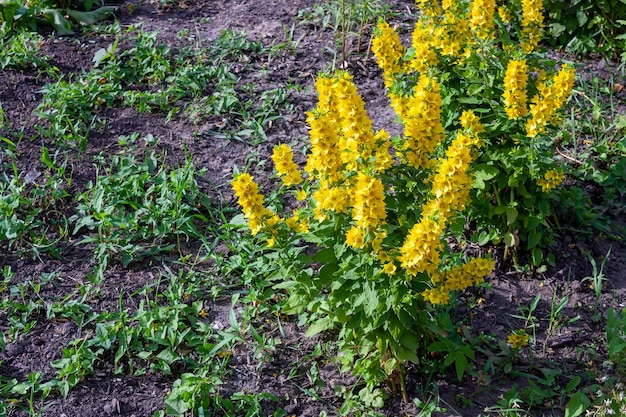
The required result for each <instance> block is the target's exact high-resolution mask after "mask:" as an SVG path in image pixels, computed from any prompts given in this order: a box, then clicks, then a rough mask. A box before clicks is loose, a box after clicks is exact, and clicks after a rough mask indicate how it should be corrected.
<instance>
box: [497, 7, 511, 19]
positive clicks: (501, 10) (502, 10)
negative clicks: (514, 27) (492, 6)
mask: <svg viewBox="0 0 626 417" xmlns="http://www.w3.org/2000/svg"><path fill="white" fill-rule="evenodd" d="M498 15H499V16H500V20H502V22H503V23H509V22H510V21H511V20H513V15H512V14H511V11H510V10H509V8H508V7H506V6H500V7H498Z"/></svg>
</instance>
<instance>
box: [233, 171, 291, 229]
mask: <svg viewBox="0 0 626 417" xmlns="http://www.w3.org/2000/svg"><path fill="white" fill-rule="evenodd" d="M232 187H233V190H234V191H235V195H236V196H237V198H238V201H239V205H240V206H241V210H242V212H243V215H244V217H246V219H248V225H249V227H250V232H251V233H252V235H253V236H254V235H256V234H257V233H259V231H260V230H261V228H262V227H264V226H273V225H275V224H277V223H278V222H279V221H280V217H278V215H276V214H275V213H274V212H273V211H271V210H269V209H267V208H266V207H265V206H264V205H263V195H262V194H261V193H260V192H259V185H258V184H257V183H256V182H254V178H253V177H252V176H251V175H250V174H247V173H244V174H239V175H237V176H236V177H235V179H233V181H232Z"/></svg>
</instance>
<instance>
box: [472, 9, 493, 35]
mask: <svg viewBox="0 0 626 417" xmlns="http://www.w3.org/2000/svg"><path fill="white" fill-rule="evenodd" d="M495 7H496V2H495V0H473V1H472V3H471V5H470V20H469V22H470V26H471V27H472V30H473V31H474V33H475V34H476V36H477V37H478V38H480V39H484V40H486V39H489V38H492V37H493V36H494V22H493V15H494V12H495Z"/></svg>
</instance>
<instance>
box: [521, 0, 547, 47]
mask: <svg viewBox="0 0 626 417" xmlns="http://www.w3.org/2000/svg"><path fill="white" fill-rule="evenodd" d="M542 36H543V1H542V0H522V43H521V47H522V50H523V51H524V52H525V53H527V54H528V53H531V52H533V51H534V50H536V49H537V46H538V45H539V41H541V38H542Z"/></svg>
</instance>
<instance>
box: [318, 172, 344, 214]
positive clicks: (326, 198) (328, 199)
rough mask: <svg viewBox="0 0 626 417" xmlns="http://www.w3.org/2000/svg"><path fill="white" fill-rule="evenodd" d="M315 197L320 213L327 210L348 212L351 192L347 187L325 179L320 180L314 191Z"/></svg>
mask: <svg viewBox="0 0 626 417" xmlns="http://www.w3.org/2000/svg"><path fill="white" fill-rule="evenodd" d="M313 199H314V200H315V204H316V207H315V208H316V210H317V211H318V214H320V215H322V213H323V212H325V211H333V212H335V213H347V212H348V207H349V206H350V194H349V193H348V190H347V189H346V188H345V187H341V186H334V185H331V184H330V183H328V182H324V181H322V182H320V186H319V188H318V189H317V190H316V191H315V192H314V193H313ZM323 217H324V216H322V218H323ZM318 218H321V217H319V216H318Z"/></svg>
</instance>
